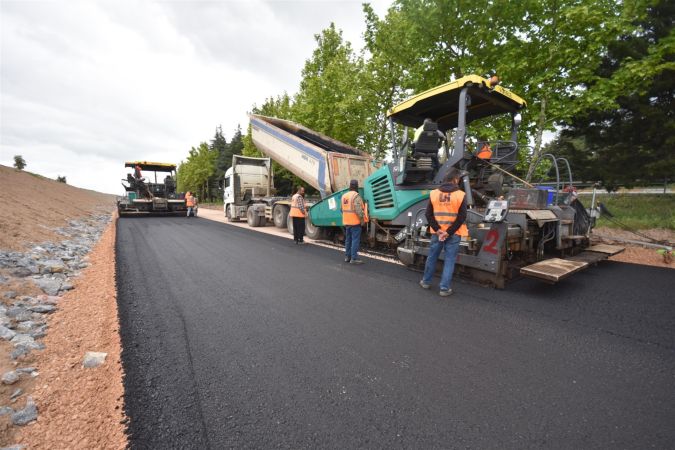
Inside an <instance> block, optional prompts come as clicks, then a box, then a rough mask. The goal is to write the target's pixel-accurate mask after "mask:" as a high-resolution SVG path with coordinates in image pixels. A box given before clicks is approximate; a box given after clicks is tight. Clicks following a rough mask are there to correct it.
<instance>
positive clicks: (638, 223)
mask: <svg viewBox="0 0 675 450" xmlns="http://www.w3.org/2000/svg"><path fill="white" fill-rule="evenodd" d="M579 199H580V200H581V202H582V203H583V204H584V206H585V207H587V208H588V207H590V206H591V196H590V195H580V196H579ZM597 202H602V203H603V204H604V205H605V206H606V207H607V209H609V211H610V212H611V213H612V214H614V218H615V219H616V220H618V221H620V222H622V223H624V224H626V225H627V226H628V227H630V228H634V229H638V230H648V229H651V228H667V229H669V230H675V194H661V195H656V194H602V195H598V196H596V203H597ZM597 226H600V227H610V228H621V227H620V226H619V225H616V224H614V223H612V222H610V221H609V220H607V219H606V218H604V217H601V218H600V220H598V224H597Z"/></svg>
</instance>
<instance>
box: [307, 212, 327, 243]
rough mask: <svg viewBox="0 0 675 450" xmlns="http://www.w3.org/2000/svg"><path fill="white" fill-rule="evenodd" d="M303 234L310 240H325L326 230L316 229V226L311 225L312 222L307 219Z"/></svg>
mask: <svg viewBox="0 0 675 450" xmlns="http://www.w3.org/2000/svg"><path fill="white" fill-rule="evenodd" d="M305 234H306V235H307V237H308V238H310V239H314V240H320V239H325V238H326V229H325V228H324V227H317V226H316V225H314V224H313V223H312V221H311V220H310V218H309V217H308V218H307V219H306V220H305Z"/></svg>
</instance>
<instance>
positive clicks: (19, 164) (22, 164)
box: [14, 155, 26, 170]
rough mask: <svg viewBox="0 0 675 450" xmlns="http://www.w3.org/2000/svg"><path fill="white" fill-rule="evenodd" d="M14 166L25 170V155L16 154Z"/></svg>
mask: <svg viewBox="0 0 675 450" xmlns="http://www.w3.org/2000/svg"><path fill="white" fill-rule="evenodd" d="M14 167H16V168H17V169H19V170H23V168H24V167H26V160H25V159H23V156H21V155H14Z"/></svg>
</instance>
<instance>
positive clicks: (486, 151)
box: [476, 141, 492, 160]
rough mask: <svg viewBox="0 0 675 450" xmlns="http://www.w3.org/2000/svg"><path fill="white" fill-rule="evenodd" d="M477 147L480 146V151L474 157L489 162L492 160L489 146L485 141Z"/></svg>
mask: <svg viewBox="0 0 675 450" xmlns="http://www.w3.org/2000/svg"><path fill="white" fill-rule="evenodd" d="M478 145H479V146H480V150H478V153H476V157H477V158H478V159H487V160H489V159H490V158H492V149H491V148H490V144H489V143H488V142H487V141H485V142H479V143H478Z"/></svg>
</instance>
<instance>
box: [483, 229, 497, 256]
mask: <svg viewBox="0 0 675 450" xmlns="http://www.w3.org/2000/svg"><path fill="white" fill-rule="evenodd" d="M485 241H486V242H485V245H484V246H483V250H484V251H486V252H488V253H492V254H493V255H496V254H497V253H499V251H498V250H497V242H498V241H499V231H497V230H490V231H489V232H488V234H487V236H485Z"/></svg>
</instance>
